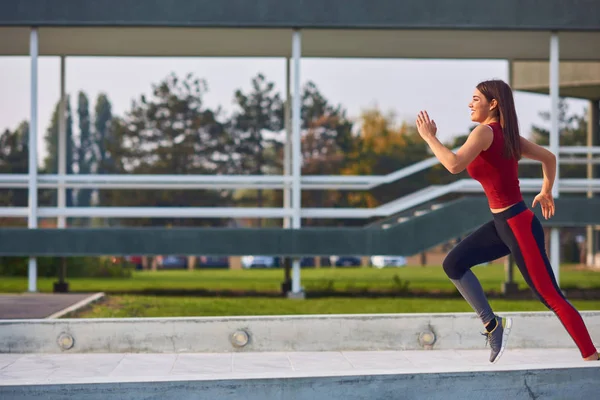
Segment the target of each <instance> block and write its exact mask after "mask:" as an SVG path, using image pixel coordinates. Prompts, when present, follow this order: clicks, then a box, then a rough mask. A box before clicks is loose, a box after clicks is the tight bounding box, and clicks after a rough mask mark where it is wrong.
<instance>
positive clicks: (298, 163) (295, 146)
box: [291, 30, 303, 297]
mask: <svg viewBox="0 0 600 400" xmlns="http://www.w3.org/2000/svg"><path fill="white" fill-rule="evenodd" d="M301 40H302V38H301V33H300V31H299V30H294V33H293V34H292V59H293V64H294V89H293V90H294V94H293V98H292V207H293V211H294V213H293V217H292V228H293V229H300V224H301V219H300V211H301V206H302V205H301V198H302V197H301V193H300V190H301V188H300V174H301V171H302V170H301V168H302V149H301V146H302V142H301V138H300V112H301V104H300V53H301V43H302V42H301ZM291 297H303V295H302V288H301V286H300V260H299V259H298V258H294V261H293V263H292V293H291Z"/></svg>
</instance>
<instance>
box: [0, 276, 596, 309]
mask: <svg viewBox="0 0 600 400" xmlns="http://www.w3.org/2000/svg"><path fill="white" fill-rule="evenodd" d="M474 271H475V274H476V275H477V276H478V277H479V279H480V280H481V283H482V285H483V287H484V289H485V290H486V291H488V292H489V291H499V290H500V286H501V283H502V282H503V281H504V268H503V266H502V265H490V266H481V267H476V268H475V269H474ZM515 278H516V281H517V282H518V283H519V286H520V287H521V288H522V289H524V288H525V287H526V285H525V283H524V281H523V278H522V277H521V276H520V274H518V273H517V274H516V276H515ZM282 280H283V270H281V269H277V270H240V271H230V270H196V271H156V272H151V271H144V272H135V273H134V274H133V277H132V278H129V279H97V278H96V279H89V278H73V279H69V280H68V281H69V283H70V289H71V291H72V292H100V291H102V292H105V293H107V298H106V300H105V301H103V302H101V303H99V304H96V305H94V306H92V307H91V308H89V309H87V310H84V311H82V312H81V313H79V314H78V315H76V316H75V317H85V318H109V317H110V318H112V317H175V316H177V317H180V316H230V315H294V314H371V313H433V312H471V311H472V310H471V309H470V308H469V306H468V304H467V303H466V302H465V301H464V300H463V299H461V298H460V297H458V296H457V297H450V298H447V297H438V298H433V297H431V298H427V297H411V296H410V295H406V296H405V297H387V298H382V297H379V298H366V297H359V296H355V297H353V296H352V295H348V294H347V295H346V297H322V298H308V299H307V300H304V301H295V300H288V299H283V298H279V297H266V296H264V295H263V296H262V297H260V296H255V297H215V296H213V297H201V296H195V297H194V296H190V295H187V296H185V294H186V291H190V292H191V291H199V290H208V291H225V290H232V291H256V292H261V293H267V292H268V293H279V292H280V285H281V282H282ZM54 281H56V279H55V278H40V279H39V280H38V288H39V290H40V291H42V292H51V291H52V283H53V282H54ZM398 282H400V284H398ZM405 282H408V284H409V286H408V289H409V290H410V291H415V292H416V291H429V292H436V293H439V292H447V293H451V292H455V291H456V289H455V288H454V286H453V285H452V283H450V281H449V280H448V278H447V277H446V275H445V274H444V271H443V270H442V268H441V267H425V268H422V267H412V266H411V267H405V268H388V269H383V270H378V269H374V268H335V269H331V268H323V269H303V270H302V286H304V288H305V289H306V291H307V293H308V294H309V296H310V293H311V292H315V291H318V290H324V289H334V290H335V291H337V292H347V291H360V290H369V291H371V292H377V291H397V290H398V289H399V287H400V286H401V285H402V284H404V283H405ZM560 283H561V287H562V288H564V289H570V288H582V289H583V288H600V272H595V271H590V270H577V269H576V268H575V267H573V266H563V267H562V268H561V272H560ZM26 290H27V278H25V277H18V278H15V277H1V278H0V292H5V293H7V292H13V293H14V292H24V291H26ZM168 291H174V292H180V293H178V294H182V295H179V296H171V295H168V294H169V293H167V292H168ZM161 292H163V293H162V295H158V296H155V295H154V294H160V293H161ZM491 303H492V307H493V308H494V309H495V310H496V311H545V310H546V309H545V307H544V306H543V305H542V304H540V303H539V302H538V301H535V300H505V299H501V298H493V297H492V298H491ZM572 303H573V304H574V305H575V306H576V307H577V308H579V309H580V310H599V309H600V300H574V301H572Z"/></svg>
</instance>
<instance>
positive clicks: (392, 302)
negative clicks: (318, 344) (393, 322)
mask: <svg viewBox="0 0 600 400" xmlns="http://www.w3.org/2000/svg"><path fill="white" fill-rule="evenodd" d="M490 303H491V304H492V308H493V309H494V310H495V311H497V312H502V311H547V310H546V308H545V307H544V306H543V305H542V304H541V303H539V302H537V301H532V300H501V299H492V300H491V301H490ZM572 303H573V305H574V306H575V307H577V308H578V309H579V310H600V300H585V301H577V300H576V301H573V302H572ZM467 311H469V312H472V310H471V309H470V308H469V305H468V304H467V303H466V302H465V301H464V300H462V299H460V298H456V299H443V300H440V299H428V298H383V299H382V298H378V299H364V298H320V299H307V300H288V299H272V298H196V297H166V296H109V297H108V299H107V300H106V301H105V302H103V303H102V304H97V305H94V306H93V307H92V308H91V309H88V310H85V311H83V312H81V313H80V314H78V315H76V316H74V317H79V318H124V317H126V318H132V317H200V316H233V315H292V314H380V313H437V312H467Z"/></svg>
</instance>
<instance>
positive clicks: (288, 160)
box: [283, 57, 292, 228]
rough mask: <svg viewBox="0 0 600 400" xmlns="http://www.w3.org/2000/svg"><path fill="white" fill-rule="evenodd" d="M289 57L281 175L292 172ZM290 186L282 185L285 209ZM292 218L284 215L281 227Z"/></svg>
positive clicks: (288, 200) (286, 62)
mask: <svg viewBox="0 0 600 400" xmlns="http://www.w3.org/2000/svg"><path fill="white" fill-rule="evenodd" d="M290 68H291V65H290V59H289V57H286V59H285V109H284V120H285V121H284V123H285V142H284V146H283V175H284V176H286V177H288V176H290V175H291V173H292V121H291V113H292V109H291V106H292V96H291V81H290ZM291 196H292V193H291V186H290V184H289V183H286V184H285V185H284V189H283V207H284V208H285V209H286V210H289V209H290V208H291V201H292V198H291ZM291 226H292V219H291V218H290V217H285V218H284V219H283V227H284V228H291Z"/></svg>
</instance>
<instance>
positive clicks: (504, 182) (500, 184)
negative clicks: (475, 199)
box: [467, 122, 523, 208]
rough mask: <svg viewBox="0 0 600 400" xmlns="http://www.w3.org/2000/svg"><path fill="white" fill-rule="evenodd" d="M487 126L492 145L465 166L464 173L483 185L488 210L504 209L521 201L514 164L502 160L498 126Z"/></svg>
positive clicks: (502, 140) (495, 123)
mask: <svg viewBox="0 0 600 400" xmlns="http://www.w3.org/2000/svg"><path fill="white" fill-rule="evenodd" d="M489 126H490V127H491V128H492V131H493V132H494V139H493V141H492V144H491V145H490V147H489V148H488V149H487V150H485V151H482V152H481V153H479V155H478V156H477V157H476V158H475V159H474V160H473V161H472V162H471V163H470V164H469V165H468V166H467V172H468V173H469V175H470V176H471V177H472V178H473V179H475V180H476V181H479V183H481V186H483V191H484V192H485V195H486V196H487V199H488V203H489V205H490V208H504V207H508V206H510V205H513V204H515V203H518V202H520V201H522V200H523V196H522V195H521V188H520V186H519V174H518V161H517V160H516V159H514V158H511V159H508V158H505V157H504V135H503V133H502V127H501V126H500V123H498V122H492V123H491V124H489Z"/></svg>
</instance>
